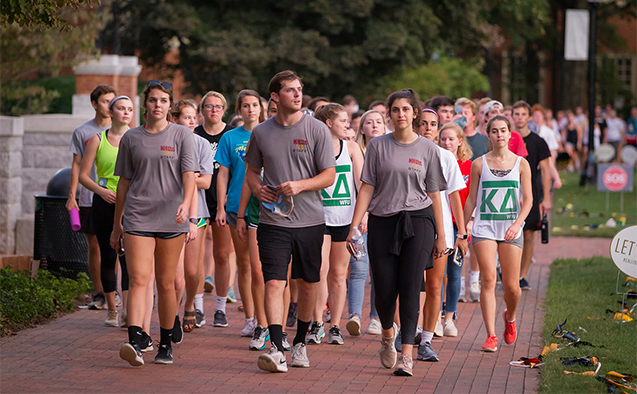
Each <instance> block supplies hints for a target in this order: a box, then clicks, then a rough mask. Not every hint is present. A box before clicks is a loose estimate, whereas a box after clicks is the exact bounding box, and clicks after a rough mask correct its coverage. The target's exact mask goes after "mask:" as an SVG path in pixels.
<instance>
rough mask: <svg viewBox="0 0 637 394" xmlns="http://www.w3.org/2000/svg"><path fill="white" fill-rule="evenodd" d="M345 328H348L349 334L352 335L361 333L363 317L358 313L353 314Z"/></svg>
mask: <svg viewBox="0 0 637 394" xmlns="http://www.w3.org/2000/svg"><path fill="white" fill-rule="evenodd" d="M345 328H347V332H349V335H352V336H359V335H361V318H360V317H358V315H353V316H352V317H350V318H349V320H348V321H347V324H346V325H345Z"/></svg>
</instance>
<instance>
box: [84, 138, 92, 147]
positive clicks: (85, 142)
mask: <svg viewBox="0 0 637 394" xmlns="http://www.w3.org/2000/svg"><path fill="white" fill-rule="evenodd" d="M90 140H91V139H90V138H89V139H87V140H86V141H84V146H86V145H88V142H89V141H90Z"/></svg>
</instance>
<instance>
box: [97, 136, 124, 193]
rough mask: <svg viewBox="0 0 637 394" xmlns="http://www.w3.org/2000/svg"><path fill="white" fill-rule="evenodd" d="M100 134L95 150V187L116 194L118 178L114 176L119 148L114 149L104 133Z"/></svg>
mask: <svg viewBox="0 0 637 394" xmlns="http://www.w3.org/2000/svg"><path fill="white" fill-rule="evenodd" d="M107 131H108V130H105V131H102V133H101V134H100V146H99V147H98V148H97V154H96V155H95V168H96V170H97V185H98V186H99V187H105V188H107V189H109V190H111V191H113V192H117V182H119V177H118V176H115V175H114V174H113V172H114V171H115V162H117V152H118V151H119V148H116V147H114V146H113V145H111V144H110V143H109V142H108V138H107V137H106V132H107Z"/></svg>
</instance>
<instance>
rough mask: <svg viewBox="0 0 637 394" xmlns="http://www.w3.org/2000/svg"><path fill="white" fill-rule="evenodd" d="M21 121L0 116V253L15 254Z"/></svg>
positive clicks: (21, 133) (20, 192)
mask: <svg viewBox="0 0 637 394" xmlns="http://www.w3.org/2000/svg"><path fill="white" fill-rule="evenodd" d="M23 134H24V119H23V118H16V117H10V116H0V254H13V253H15V225H16V220H17V217H18V215H19V214H20V211H21V205H22V203H21V198H22V136H23Z"/></svg>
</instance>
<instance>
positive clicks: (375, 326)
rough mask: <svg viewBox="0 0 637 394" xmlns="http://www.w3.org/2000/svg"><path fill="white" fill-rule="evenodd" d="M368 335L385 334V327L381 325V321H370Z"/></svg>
mask: <svg viewBox="0 0 637 394" xmlns="http://www.w3.org/2000/svg"><path fill="white" fill-rule="evenodd" d="M367 333H368V334H369V335H380V334H382V333H383V327H382V326H381V325H380V320H378V319H371V320H370V321H369V327H367Z"/></svg>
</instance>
